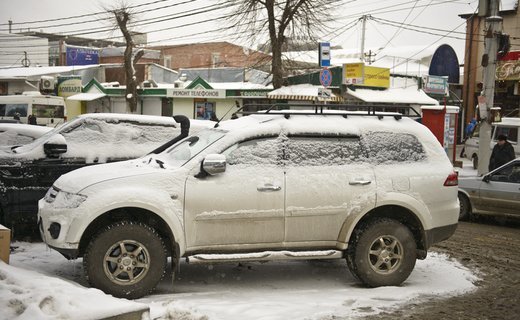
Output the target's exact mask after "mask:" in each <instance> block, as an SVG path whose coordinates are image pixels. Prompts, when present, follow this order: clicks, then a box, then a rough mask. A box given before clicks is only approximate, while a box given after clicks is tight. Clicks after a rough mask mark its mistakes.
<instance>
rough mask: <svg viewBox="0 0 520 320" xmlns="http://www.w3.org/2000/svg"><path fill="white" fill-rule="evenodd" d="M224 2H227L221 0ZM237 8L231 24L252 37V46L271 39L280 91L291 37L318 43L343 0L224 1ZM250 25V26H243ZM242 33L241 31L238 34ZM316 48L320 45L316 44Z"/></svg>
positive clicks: (272, 68) (276, 78)
mask: <svg viewBox="0 0 520 320" xmlns="http://www.w3.org/2000/svg"><path fill="white" fill-rule="evenodd" d="M222 1H224V0H222ZM225 1H226V3H230V2H231V3H232V4H233V6H234V8H235V9H234V10H233V13H234V17H235V18H234V19H233V20H232V22H231V23H232V24H234V25H235V26H236V28H237V29H240V30H237V31H243V32H244V33H247V34H248V35H249V39H250V41H251V43H252V44H254V43H255V42H258V40H259V39H261V38H262V37H266V36H267V37H268V39H269V43H270V50H271V54H272V60H271V73H272V74H273V86H274V87H275V88H279V87H281V86H282V84H283V77H284V75H286V73H285V70H284V66H283V63H282V51H283V48H284V45H285V44H286V42H287V39H288V38H293V37H299V36H300V35H301V37H302V38H304V37H306V38H308V41H315V42H317V35H318V33H319V32H325V31H327V30H328V25H327V23H328V22H329V21H331V20H332V18H333V17H332V12H334V10H333V9H335V6H336V5H338V4H339V3H341V2H342V1H340V0H225ZM244 22H247V23H244ZM237 34H240V32H237ZM316 47H317V44H316Z"/></svg>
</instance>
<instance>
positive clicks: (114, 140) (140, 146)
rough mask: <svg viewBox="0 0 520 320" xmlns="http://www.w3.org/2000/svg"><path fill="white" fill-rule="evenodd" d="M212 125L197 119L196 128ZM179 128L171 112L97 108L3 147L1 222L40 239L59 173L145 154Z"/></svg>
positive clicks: (0, 157)
mask: <svg viewBox="0 0 520 320" xmlns="http://www.w3.org/2000/svg"><path fill="white" fill-rule="evenodd" d="M213 124H214V123H213V122H211V121H201V120H193V121H191V130H192V131H194V132H197V131H198V130H200V129H201V128H207V127H208V126H212V125H213ZM180 132H181V128H180V126H179V123H177V122H176V121H175V120H174V119H173V118H172V117H161V116H144V115H131V114H111V113H107V114H103V113H92V114H84V115H81V116H79V117H77V118H75V119H74V120H72V121H69V122H66V123H65V124H63V125H61V126H59V127H58V128H55V129H53V130H51V131H49V132H47V133H45V134H44V135H42V136H41V137H40V138H38V139H36V140H34V141H33V142H31V143H28V144H25V145H22V146H17V147H16V146H15V147H12V148H7V149H5V148H4V149H2V150H0V190H2V192H1V193H0V224H3V225H4V226H7V227H9V228H11V229H12V232H13V235H14V236H15V237H17V238H18V237H23V236H32V237H37V238H39V233H38V229H37V226H36V215H37V211H38V200H39V199H41V198H42V197H43V196H44V195H45V192H46V191H47V190H48V189H49V187H50V186H52V184H53V182H54V181H55V180H56V179H58V177H59V176H61V175H62V174H64V173H67V172H69V171H72V170H74V169H78V168H80V167H84V166H88V165H93V164H99V163H105V162H114V161H121V160H128V159H133V158H137V157H140V156H143V155H145V154H147V153H149V152H150V151H152V150H154V149H155V148H157V147H158V146H161V145H163V144H164V143H166V142H168V141H169V140H172V139H173V138H175V137H177V136H178V135H179V134H180Z"/></svg>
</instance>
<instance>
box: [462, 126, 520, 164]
mask: <svg viewBox="0 0 520 320" xmlns="http://www.w3.org/2000/svg"><path fill="white" fill-rule="evenodd" d="M492 126H493V129H492V131H491V132H492V133H491V143H490V144H489V148H490V149H493V147H494V146H495V144H496V143H497V137H498V136H499V135H501V134H503V135H505V136H506V137H507V141H509V142H510V143H511V145H512V146H513V148H514V149H515V155H516V157H517V158H518V157H520V146H519V144H518V143H519V141H520V118H502V121H501V122H493V123H492ZM478 146H479V127H478V125H477V126H476V127H475V130H474V131H473V134H472V135H471V137H470V138H468V139H467V140H466V142H465V143H464V156H465V157H466V158H468V159H471V160H472V161H473V168H474V169H476V168H477V166H478Z"/></svg>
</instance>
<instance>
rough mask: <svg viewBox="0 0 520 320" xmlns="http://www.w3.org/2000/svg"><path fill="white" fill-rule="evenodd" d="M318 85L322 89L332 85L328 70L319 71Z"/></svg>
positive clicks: (330, 73)
mask: <svg viewBox="0 0 520 320" xmlns="http://www.w3.org/2000/svg"><path fill="white" fill-rule="evenodd" d="M320 83H321V85H322V86H324V87H328V86H330V85H331V84H332V72H331V71H330V70H329V69H328V68H323V69H321V71H320Z"/></svg>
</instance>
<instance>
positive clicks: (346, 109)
mask: <svg viewBox="0 0 520 320" xmlns="http://www.w3.org/2000/svg"><path fill="white" fill-rule="evenodd" d="M244 110H247V111H244ZM252 110H257V111H252ZM235 113H240V114H243V115H250V114H256V115H262V114H283V115H284V117H285V118H289V117H290V116H291V115H336V116H343V117H345V118H347V117H348V116H375V117H378V118H379V119H382V118H383V117H394V118H395V119H396V120H399V119H401V118H402V117H410V118H421V115H420V114H419V113H418V112H417V111H416V110H415V109H414V108H412V107H411V106H409V105H377V104H370V105H367V104H355V105H353V104H325V105H324V104H320V105H313V104H295V103H274V104H245V105H243V106H242V108H241V111H237V112H235Z"/></svg>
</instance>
